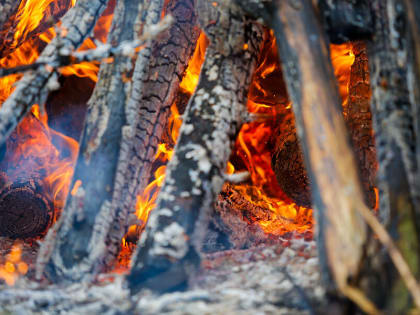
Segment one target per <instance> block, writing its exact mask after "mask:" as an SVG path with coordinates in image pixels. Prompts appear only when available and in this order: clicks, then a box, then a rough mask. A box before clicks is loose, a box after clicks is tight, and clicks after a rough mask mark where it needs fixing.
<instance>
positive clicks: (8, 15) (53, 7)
mask: <svg viewBox="0 0 420 315" xmlns="http://www.w3.org/2000/svg"><path fill="white" fill-rule="evenodd" d="M70 1H71V0H65V1H58V2H55V3H54V4H50V5H49V6H48V7H47V9H46V10H45V12H43V13H44V18H43V19H42V20H41V21H40V22H39V25H38V26H37V27H35V29H33V30H32V31H28V32H27V33H26V34H25V35H22V36H20V37H19V38H15V37H14V34H15V32H16V28H17V25H18V22H19V21H18V18H19V17H18V16H16V13H18V12H17V8H18V7H19V5H20V4H21V2H22V1H20V0H18V1H16V0H15V1H9V0H3V2H6V4H4V9H5V12H4V13H3V11H1V3H0V12H1V15H2V17H1V18H0V58H4V57H6V56H7V55H9V54H10V53H12V52H13V51H15V50H16V49H17V48H18V47H19V46H20V45H21V44H22V43H24V42H25V41H26V40H27V39H29V38H32V37H36V36H39V35H40V34H42V33H43V32H44V31H46V30H47V29H48V28H50V27H52V26H54V25H55V24H56V23H57V22H58V21H59V20H60V18H61V17H62V16H63V15H64V14H65V13H66V11H67V10H68V9H69V8H70V3H71V2H70ZM11 2H13V4H12V5H11V4H10V3H11ZM26 2H27V1H26ZM25 5H26V4H25ZM3 14H4V15H3ZM3 19H6V20H5V22H3V23H2V20H3Z"/></svg>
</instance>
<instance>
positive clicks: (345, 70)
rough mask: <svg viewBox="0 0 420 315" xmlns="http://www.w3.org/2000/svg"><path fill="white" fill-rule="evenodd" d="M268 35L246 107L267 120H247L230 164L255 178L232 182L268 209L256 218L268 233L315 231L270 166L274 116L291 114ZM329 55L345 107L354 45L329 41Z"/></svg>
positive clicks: (305, 210) (309, 212)
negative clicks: (264, 215) (264, 216)
mask: <svg viewBox="0 0 420 315" xmlns="http://www.w3.org/2000/svg"><path fill="white" fill-rule="evenodd" d="M269 36H270V37H271V40H270V41H269V42H268V43H265V47H264V48H263V52H262V57H261V60H260V63H259V66H258V68H257V69H256V71H255V74H254V78H253V82H252V84H251V88H250V92H249V95H248V98H249V101H248V111H249V112H250V113H253V114H256V115H263V117H264V120H263V121H255V122H252V123H247V124H245V125H244V126H243V127H242V129H241V131H240V133H239V135H238V138H237V141H236V145H235V151H234V153H233V155H232V159H231V162H230V163H229V165H228V169H229V172H230V173H231V172H232V169H234V170H235V169H237V170H240V171H242V170H247V171H248V172H249V173H250V175H251V183H248V182H247V183H244V184H240V185H234V186H233V187H234V189H236V190H237V191H239V192H240V193H241V194H242V196H243V197H244V198H245V199H246V200H247V201H248V202H250V203H251V204H253V205H255V206H257V207H261V208H265V209H268V210H270V213H271V215H270V219H269V220H264V221H259V222H257V223H258V224H259V225H260V227H261V228H262V230H263V231H264V232H266V233H271V234H276V235H282V234H285V233H287V232H298V233H305V232H309V233H311V232H312V226H313V217H312V209H309V208H305V207H300V206H298V205H296V204H295V203H294V202H293V201H292V200H290V199H289V198H288V197H287V196H286V195H285V194H284V193H283V192H282V191H281V189H280V187H279V186H278V183H277V181H276V178H275V174H274V171H273V170H272V167H271V154H270V148H269V145H270V137H271V135H272V133H273V130H274V128H275V124H276V115H278V114H280V113H282V114H283V115H284V114H286V115H293V113H292V112H291V104H290V102H289V101H288V99H287V98H286V97H287V96H286V95H287V93H286V91H285V90H282V88H281V87H282V86H284V83H283V81H282V80H283V79H282V74H281V65H280V64H279V62H278V52H277V45H276V41H275V39H274V37H273V34H272V32H271V33H270V35H269ZM331 59H332V63H333V67H334V70H335V75H336V77H337V79H338V83H339V89H340V95H341V97H342V99H343V106H345V104H346V103H347V97H348V85H349V80H350V68H351V65H352V64H353V62H354V55H353V53H352V45H351V44H344V45H331ZM279 87H280V90H279ZM235 163H236V165H235Z"/></svg>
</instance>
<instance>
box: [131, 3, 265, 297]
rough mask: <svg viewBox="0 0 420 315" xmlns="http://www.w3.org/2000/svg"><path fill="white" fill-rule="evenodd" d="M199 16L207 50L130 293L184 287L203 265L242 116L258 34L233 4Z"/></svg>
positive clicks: (200, 6)
mask: <svg viewBox="0 0 420 315" xmlns="http://www.w3.org/2000/svg"><path fill="white" fill-rule="evenodd" d="M196 12H197V14H198V16H199V21H200V24H201V27H202V29H203V31H204V32H205V33H206V35H207V37H208V38H209V40H210V45H209V47H208V48H207V52H206V59H205V62H204V65H203V67H202V71H201V76H200V81H199V83H198V86H197V88H196V91H195V93H194V95H193V97H192V99H191V100H190V103H189V105H188V107H187V110H186V113H185V114H184V121H183V124H182V127H181V130H180V136H179V139H178V143H177V145H176V147H175V152H174V155H173V157H172V159H171V161H170V162H169V163H168V167H167V171H166V179H165V183H164V185H163V187H162V190H161V193H160V194H159V198H158V203H157V208H156V209H155V210H154V211H153V212H152V213H151V215H150V218H149V221H148V224H147V226H146V230H145V232H144V233H143V235H142V237H141V239H140V244H139V246H138V249H137V251H136V253H135V255H134V261H133V266H132V269H131V272H130V274H129V275H128V277H127V280H128V284H129V287H130V289H131V291H132V292H137V291H138V290H140V289H142V288H150V289H153V290H156V291H159V292H165V291H172V290H177V289H178V290H179V289H185V288H186V286H187V283H188V279H189V276H190V275H191V274H192V273H194V271H195V270H196V268H197V267H198V265H199V264H200V257H199V252H200V249H201V245H202V240H203V238H204V235H203V234H204V233H205V231H206V225H207V224H206V222H207V215H208V214H209V209H210V207H212V205H213V202H214V201H215V199H216V197H217V195H218V193H219V192H220V190H221V188H222V185H223V182H224V179H223V177H224V175H223V174H224V170H225V167H226V163H227V160H228V158H229V155H230V153H231V149H232V146H233V143H234V139H235V135H236V132H237V131H238V130H239V128H240V126H241V124H242V122H243V121H244V119H245V115H246V107H245V104H246V96H247V91H248V87H249V84H250V81H251V75H252V72H253V69H254V66H255V64H256V60H257V57H258V53H259V51H260V43H261V42H262V30H261V28H260V27H259V26H257V25H253V24H245V23H244V20H243V12H242V11H241V10H240V9H239V8H238V7H237V6H235V5H234V4H233V3H231V2H230V1H208V0H200V1H197V2H196ZM245 44H247V45H245ZM244 45H245V46H244Z"/></svg>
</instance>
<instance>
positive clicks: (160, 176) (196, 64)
mask: <svg viewBox="0 0 420 315" xmlns="http://www.w3.org/2000/svg"><path fill="white" fill-rule="evenodd" d="M207 45H208V41H207V38H206V36H205V35H204V33H201V34H200V37H199V38H198V41H197V46H196V48H195V51H194V53H193V56H192V57H191V59H190V61H189V62H188V66H187V69H186V70H185V73H184V77H183V79H182V81H181V83H180V88H181V89H182V90H183V91H184V92H185V93H187V94H189V95H192V93H193V92H194V90H195V87H196V86H197V84H198V77H199V75H200V70H201V65H202V64H203V62H204V56H205V52H206V48H207ZM181 123H182V119H181V115H180V114H179V112H178V107H177V104H176V103H174V104H172V106H171V115H170V117H169V119H168V124H167V128H168V134H169V136H170V138H171V139H170V141H169V142H171V143H172V145H170V144H169V143H165V142H162V143H160V144H159V145H158V150H157V152H156V155H155V161H154V163H157V164H164V165H161V166H159V167H158V168H157V169H156V171H155V172H154V178H153V179H152V181H151V182H150V183H149V184H148V185H147V187H146V189H145V190H144V191H143V192H142V193H141V194H140V195H139V196H137V203H136V211H135V214H136V216H137V218H138V219H139V220H140V222H141V224H139V225H132V226H130V227H129V229H128V232H127V234H126V236H125V237H124V238H123V239H122V250H121V252H120V254H119V257H118V262H117V264H118V265H117V267H116V270H119V269H121V270H124V269H125V268H126V267H127V266H128V264H129V261H130V255H131V253H132V251H133V249H134V247H135V244H134V243H133V242H132V241H130V240H133V241H136V240H137V239H138V236H139V235H140V233H141V231H142V230H143V229H144V226H145V224H146V222H147V219H148V217H149V214H150V212H151V211H153V209H154V208H155V207H156V200H157V198H158V195H159V191H160V188H161V187H162V185H163V181H164V179H165V171H166V163H167V162H168V161H169V160H170V159H171V158H172V155H173V144H175V143H176V141H177V139H178V135H179V129H180V127H181Z"/></svg>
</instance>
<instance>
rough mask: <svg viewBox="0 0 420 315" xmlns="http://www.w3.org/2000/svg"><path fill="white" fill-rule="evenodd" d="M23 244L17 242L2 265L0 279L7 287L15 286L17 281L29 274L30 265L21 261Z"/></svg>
mask: <svg viewBox="0 0 420 315" xmlns="http://www.w3.org/2000/svg"><path fill="white" fill-rule="evenodd" d="M21 257H22V244H21V243H19V242H16V243H15V244H13V246H12V248H11V250H10V252H9V254H7V256H6V257H5V258H4V262H2V263H1V264H0V279H2V280H3V281H4V282H6V284H7V285H14V284H15V282H16V280H17V279H18V278H19V277H20V276H21V275H25V274H26V273H27V272H28V265H27V264H26V263H25V262H23V261H22V260H21Z"/></svg>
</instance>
